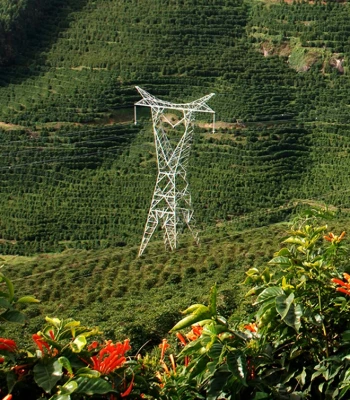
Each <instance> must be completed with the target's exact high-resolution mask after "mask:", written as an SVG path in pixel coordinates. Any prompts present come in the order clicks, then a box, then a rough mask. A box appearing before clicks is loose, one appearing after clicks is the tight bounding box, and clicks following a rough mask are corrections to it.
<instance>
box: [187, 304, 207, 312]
mask: <svg viewBox="0 0 350 400" xmlns="http://www.w3.org/2000/svg"><path fill="white" fill-rule="evenodd" d="M201 307H205V306H204V305H203V304H192V305H191V306H190V307H188V308H186V310H184V311H181V314H184V315H187V314H193V313H194V312H196V311H197V310H198V309H200V308H201Z"/></svg>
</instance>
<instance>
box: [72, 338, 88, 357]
mask: <svg viewBox="0 0 350 400" xmlns="http://www.w3.org/2000/svg"><path fill="white" fill-rule="evenodd" d="M86 343H87V341H86V337H85V336H84V335H79V336H77V337H76V338H75V339H74V341H73V342H72V343H70V347H71V349H72V350H73V352H74V353H80V352H81V351H82V350H83V348H84V347H85V346H86Z"/></svg>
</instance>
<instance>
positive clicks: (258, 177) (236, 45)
mask: <svg viewBox="0 0 350 400" xmlns="http://www.w3.org/2000/svg"><path fill="white" fill-rule="evenodd" d="M2 3H3V4H4V5H5V6H4V7H3V8H2V13H1V14H0V16H1V17H0V29H1V30H2V32H4V35H5V34H6V35H7V36H6V37H11V38H12V40H11V41H7V42H6V43H7V45H6V46H7V47H6V49H5V47H2V49H3V51H2V53H1V54H0V62H1V65H2V66H1V67H0V138H1V147H2V149H1V158H0V170H1V179H0V190H1V196H0V253H1V254H2V259H3V262H4V264H6V265H7V267H6V271H7V272H8V274H9V276H10V278H11V279H13V280H14V282H15V284H16V287H18V290H20V291H23V292H26V293H33V292H34V293H33V294H35V295H36V296H37V297H39V298H41V299H42V300H43V303H42V304H41V305H39V306H36V307H34V308H32V309H30V310H28V312H29V314H30V317H31V318H30V323H29V325H28V326H26V327H24V328H23V329H24V330H28V331H30V332H33V331H35V330H36V329H39V327H40V325H41V321H42V318H43V315H46V314H50V315H53V314H56V313H57V314H60V315H62V316H63V315H65V316H71V315H72V314H74V316H75V317H76V318H77V319H82V320H84V321H85V323H91V324H98V325H100V326H101V327H102V329H104V330H105V334H106V336H108V337H109V338H114V337H123V336H125V335H128V336H130V337H131V338H132V339H133V340H135V342H136V344H135V346H137V345H138V346H141V345H143V344H144V342H145V341H146V340H148V338H149V339H152V340H153V341H154V342H156V341H157V340H158V339H160V338H161V337H162V336H163V335H164V334H165V333H166V332H167V331H168V330H169V328H170V327H171V325H172V324H173V323H174V321H175V320H176V319H177V318H178V310H179V309H182V308H183V307H184V304H190V303H193V302H198V301H199V302H200V301H202V299H203V298H204V297H205V296H206V293H207V291H208V289H209V287H210V286H211V285H212V284H213V282H214V281H217V282H218V284H219V287H220V291H221V298H220V301H221V303H220V304H221V307H222V309H223V312H224V313H226V315H229V314H230V313H231V312H232V311H234V310H235V308H236V307H237V305H238V304H240V295H241V294H240V286H239V283H240V282H241V280H242V279H243V276H244V271H245V270H246V269H247V268H249V267H251V266H253V265H256V266H261V265H262V263H263V262H265V261H267V260H268V259H269V258H270V257H271V255H272V253H273V251H275V250H276V247H277V241H278V239H277V238H280V237H281V235H283V230H284V226H283V224H284V222H285V221H287V220H289V219H290V218H291V216H293V215H294V214H295V212H297V211H298V210H299V209H300V205H302V204H305V203H306V204H312V205H313V204H324V203H326V204H329V205H331V206H335V207H338V208H339V209H340V214H339V215H338V219H337V221H336V222H335V223H334V226H335V227H336V229H337V230H346V229H347V226H348V223H349V214H348V210H349V208H350V201H349V200H350V199H349V196H348V192H349V190H348V182H349V178H348V177H349V175H350V165H349V161H348V148H349V146H350V135H349V123H348V111H349V110H348V109H349V104H350V90H349V88H350V77H349V73H348V58H349V52H350V49H349V44H348V36H349V35H348V32H349V31H350V22H349V19H348V15H349V4H348V3H347V2H320V1H316V2H303V3H299V2H288V3H287V2H286V3H284V2H275V1H259V2H257V1H253V0H245V1H241V0H212V1H209V2H202V1H199V0H172V1H169V2H163V1H160V0H156V1H152V2H151V3H150V2H146V1H141V0H139V1H132V2H131V1H129V0H128V1H126V0H125V1H123V0H119V1H115V0H95V1H92V0H55V1H52V2H43V3H41V2H39V1H37V2H35V1H34V0H32V1H29V0H26V1H25V0H23V1H21V2H17V3H16V4H17V6H14V5H13V3H11V2H7V1H5V0H3V1H2ZM2 3H0V4H2ZM10 4H12V7H9V5H10ZM16 7H17V8H16ZM33 7H34V8H35V7H36V8H37V9H38V10H40V12H39V13H38V14H36V18H34V19H33V20H32V23H31V24H29V25H26V26H24V25H23V23H22V21H23V18H24V19H28V18H30V16H31V12H32V11H31V10H33ZM4 21H7V22H6V23H4ZM18 26H20V27H22V28H21V29H20V30H18V31H17V28H16V27H18ZM15 31H16V32H18V33H16V34H14V32H15ZM12 34H13V35H12ZM9 35H10V36H9ZM2 37H5V36H2ZM5 50H6V51H5ZM135 85H138V86H140V87H143V88H145V89H146V90H148V91H149V92H150V93H152V94H154V95H155V96H158V97H160V98H162V99H165V100H169V101H174V102H177V101H178V102H186V101H191V100H194V99H196V98H198V97H201V96H204V95H205V94H208V93H211V92H214V93H216V95H215V96H214V97H213V98H212V99H211V100H210V106H211V107H212V108H213V109H214V110H215V111H216V113H217V114H216V120H217V121H218V123H217V131H216V133H215V134H212V133H211V127H210V124H209V122H210V121H209V120H206V119H205V118H203V119H201V118H202V116H198V118H199V119H198V121H197V122H198V124H197V125H196V128H195V135H194V142H193V146H192V152H191V156H190V161H189V166H188V178H189V182H190V190H191V193H192V201H193V205H194V210H195V219H196V222H197V226H198V228H199V231H200V247H196V246H195V245H194V243H193V241H192V238H191V237H190V236H188V235H186V234H185V235H183V236H181V237H180V246H179V249H178V250H177V251H175V252H173V253H166V252H164V249H163V245H162V243H161V241H159V240H157V239H160V232H158V233H157V235H156V237H155V238H154V241H152V243H150V245H149V247H148V248H147V249H146V251H145V253H144V255H143V257H142V258H140V259H137V251H138V246H139V243H140V241H141V237H142V232H143V227H144V224H145V221H146V216H147V212H148V208H149V205H150V200H151V196H152V191H153V186H154V184H155V179H156V172H157V166H156V155H155V147H154V143H153V136H152V125H151V121H150V115H149V113H148V111H149V110H147V109H146V110H145V109H143V110H139V115H140V122H139V124H138V125H134V123H133V104H134V102H136V101H138V100H139V99H140V98H139V95H138V93H137V91H136V89H135ZM145 298H146V299H147V301H145ZM106 304H108V307H105V305H106ZM243 305H244V302H243ZM130 309H132V310H134V311H135V312H134V313H133V316H130V315H129V314H130V313H129V310H130ZM242 312H243V311H242ZM13 334H15V332H13ZM17 334H18V332H17ZM19 334H20V333H19ZM140 334H141V335H140ZM140 338H141V339H140ZM152 343H153V342H152Z"/></svg>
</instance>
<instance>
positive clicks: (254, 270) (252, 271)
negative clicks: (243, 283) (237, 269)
mask: <svg viewBox="0 0 350 400" xmlns="http://www.w3.org/2000/svg"><path fill="white" fill-rule="evenodd" d="M258 274H259V270H258V269H257V268H249V269H248V271H246V275H248V276H254V275H258Z"/></svg>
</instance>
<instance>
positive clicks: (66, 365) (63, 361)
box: [58, 357, 73, 375]
mask: <svg viewBox="0 0 350 400" xmlns="http://www.w3.org/2000/svg"><path fill="white" fill-rule="evenodd" d="M58 362H59V363H60V364H61V365H62V367H63V368H65V369H66V370H67V371H68V372H69V374H70V375H73V370H72V366H71V365H70V361H69V360H68V358H66V357H60V358H59V359H58Z"/></svg>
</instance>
